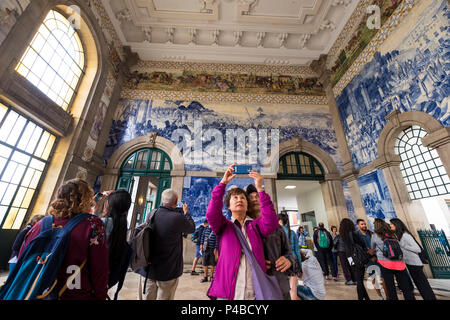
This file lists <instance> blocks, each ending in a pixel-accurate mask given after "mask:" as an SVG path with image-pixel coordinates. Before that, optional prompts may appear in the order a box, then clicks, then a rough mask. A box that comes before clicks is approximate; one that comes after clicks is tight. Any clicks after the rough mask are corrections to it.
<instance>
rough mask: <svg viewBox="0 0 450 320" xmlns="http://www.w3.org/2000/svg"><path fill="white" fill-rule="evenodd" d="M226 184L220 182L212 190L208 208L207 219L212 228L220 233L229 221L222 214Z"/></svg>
mask: <svg viewBox="0 0 450 320" xmlns="http://www.w3.org/2000/svg"><path fill="white" fill-rule="evenodd" d="M225 187H226V184H224V183H222V182H221V183H219V184H218V185H217V186H215V188H214V189H213V191H212V192H211V200H209V204H208V209H206V219H207V220H208V223H209V225H210V226H211V229H212V230H213V231H214V232H215V233H216V234H220V233H221V230H222V228H223V226H224V225H225V223H226V222H227V218H225V217H224V216H223V214H222V207H223V196H224V194H225Z"/></svg>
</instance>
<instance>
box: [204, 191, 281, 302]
mask: <svg viewBox="0 0 450 320" xmlns="http://www.w3.org/2000/svg"><path fill="white" fill-rule="evenodd" d="M225 187H226V185H225V184H223V183H219V185H217V186H216V187H215V188H214V190H213V191H212V193H211V200H210V202H209V205H208V209H207V210H206V219H207V220H208V223H209V225H210V226H211V229H212V230H213V231H214V232H215V233H216V235H217V237H218V239H219V260H218V261H217V267H216V272H215V274H214V279H213V281H212V283H211V287H210V288H209V290H208V292H207V295H208V297H210V298H211V299H216V298H225V299H228V300H233V298H234V292H235V289H236V278H237V272H238V268H239V260H240V257H241V244H240V243H239V240H238V238H237V236H236V234H235V230H234V227H233V225H232V223H233V222H231V221H230V220H228V219H227V218H225V217H224V216H223V214H222V207H223V196H224V194H225ZM259 199H260V203H261V217H259V218H257V219H255V220H252V221H248V222H247V223H246V225H245V230H246V232H247V235H248V238H249V240H250V243H251V247H252V250H253V253H254V254H255V257H256V260H257V261H258V263H259V265H260V266H261V268H262V270H264V271H266V263H265V258H264V247H263V243H262V239H261V236H263V237H267V236H268V235H270V234H272V233H273V232H274V231H275V230H276V229H277V227H278V218H277V213H276V212H275V209H274V206H273V203H272V201H271V200H270V196H269V195H268V194H267V193H266V192H264V191H263V192H259ZM258 229H259V232H258Z"/></svg>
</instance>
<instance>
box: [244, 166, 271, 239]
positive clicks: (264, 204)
mask: <svg viewBox="0 0 450 320" xmlns="http://www.w3.org/2000/svg"><path fill="white" fill-rule="evenodd" d="M249 176H250V177H251V178H253V180H254V181H255V187H256V190H258V195H259V202H260V204H261V217H259V218H257V219H256V220H255V222H256V223H257V224H258V227H259V230H260V231H261V234H262V236H263V237H267V236H269V235H271V234H272V233H273V232H274V231H275V230H276V229H277V227H278V217H277V212H276V211H275V207H274V206H273V203H272V200H271V199H270V196H269V195H268V194H267V193H266V192H265V191H264V189H263V188H262V183H263V176H262V175H261V174H259V173H258V172H255V171H251V172H250V174H249Z"/></svg>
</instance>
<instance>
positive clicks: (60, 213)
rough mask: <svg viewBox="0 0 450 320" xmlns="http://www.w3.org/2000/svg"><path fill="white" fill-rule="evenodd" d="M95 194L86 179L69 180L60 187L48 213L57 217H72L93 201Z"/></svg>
mask: <svg viewBox="0 0 450 320" xmlns="http://www.w3.org/2000/svg"><path fill="white" fill-rule="evenodd" d="M93 195H94V191H93V190H92V188H91V187H90V186H89V185H88V183H87V182H86V181H84V180H81V179H72V180H68V181H66V182H65V183H64V184H63V185H62V186H60V187H59V188H58V192H57V193H56V199H55V200H53V201H52V203H51V204H50V208H49V210H48V213H49V214H51V215H53V216H54V217H56V218H61V219H70V218H72V217H74V216H75V215H77V214H79V213H82V211H83V209H84V208H86V207H87V206H88V205H89V204H91V203H93V201H92V197H93Z"/></svg>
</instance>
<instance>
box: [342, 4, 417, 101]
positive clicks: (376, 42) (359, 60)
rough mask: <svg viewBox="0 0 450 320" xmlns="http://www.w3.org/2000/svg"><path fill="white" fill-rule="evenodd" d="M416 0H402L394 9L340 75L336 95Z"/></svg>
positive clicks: (370, 57) (370, 56)
mask: <svg viewBox="0 0 450 320" xmlns="http://www.w3.org/2000/svg"><path fill="white" fill-rule="evenodd" d="M415 3H417V0H404V1H403V2H402V3H401V4H400V6H399V7H398V8H397V10H395V12H394V13H393V14H392V16H391V17H390V18H389V20H388V21H386V23H385V24H384V25H383V26H382V27H381V29H380V30H379V31H378V32H377V34H376V35H375V36H374V37H373V39H372V40H371V41H370V42H369V44H368V45H367V47H366V48H365V49H364V51H363V52H362V53H361V54H360V55H359V57H358V58H357V59H356V61H355V62H354V63H353V65H352V66H351V67H350V68H349V69H348V70H347V72H346V73H345V74H344V75H343V76H342V78H341V79H340V80H339V82H338V83H337V84H336V85H335V86H334V88H333V92H334V95H335V96H336V97H337V96H339V95H340V94H341V92H342V90H344V89H345V87H346V86H347V84H348V83H349V82H350V81H351V80H352V79H353V77H354V76H356V75H357V74H358V73H359V72H360V71H361V69H362V68H363V66H364V65H365V64H366V63H367V62H369V61H370V60H371V59H372V58H373V55H374V54H375V52H376V51H377V50H378V48H379V47H380V46H381V45H382V44H383V42H384V41H385V40H386V38H387V37H388V36H389V35H390V34H391V32H392V31H393V30H394V29H395V27H396V26H397V25H398V24H399V23H400V22H401V21H402V20H403V18H404V17H406V16H407V15H408V13H409V12H410V11H411V9H412V8H413V6H414V4H415Z"/></svg>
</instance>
